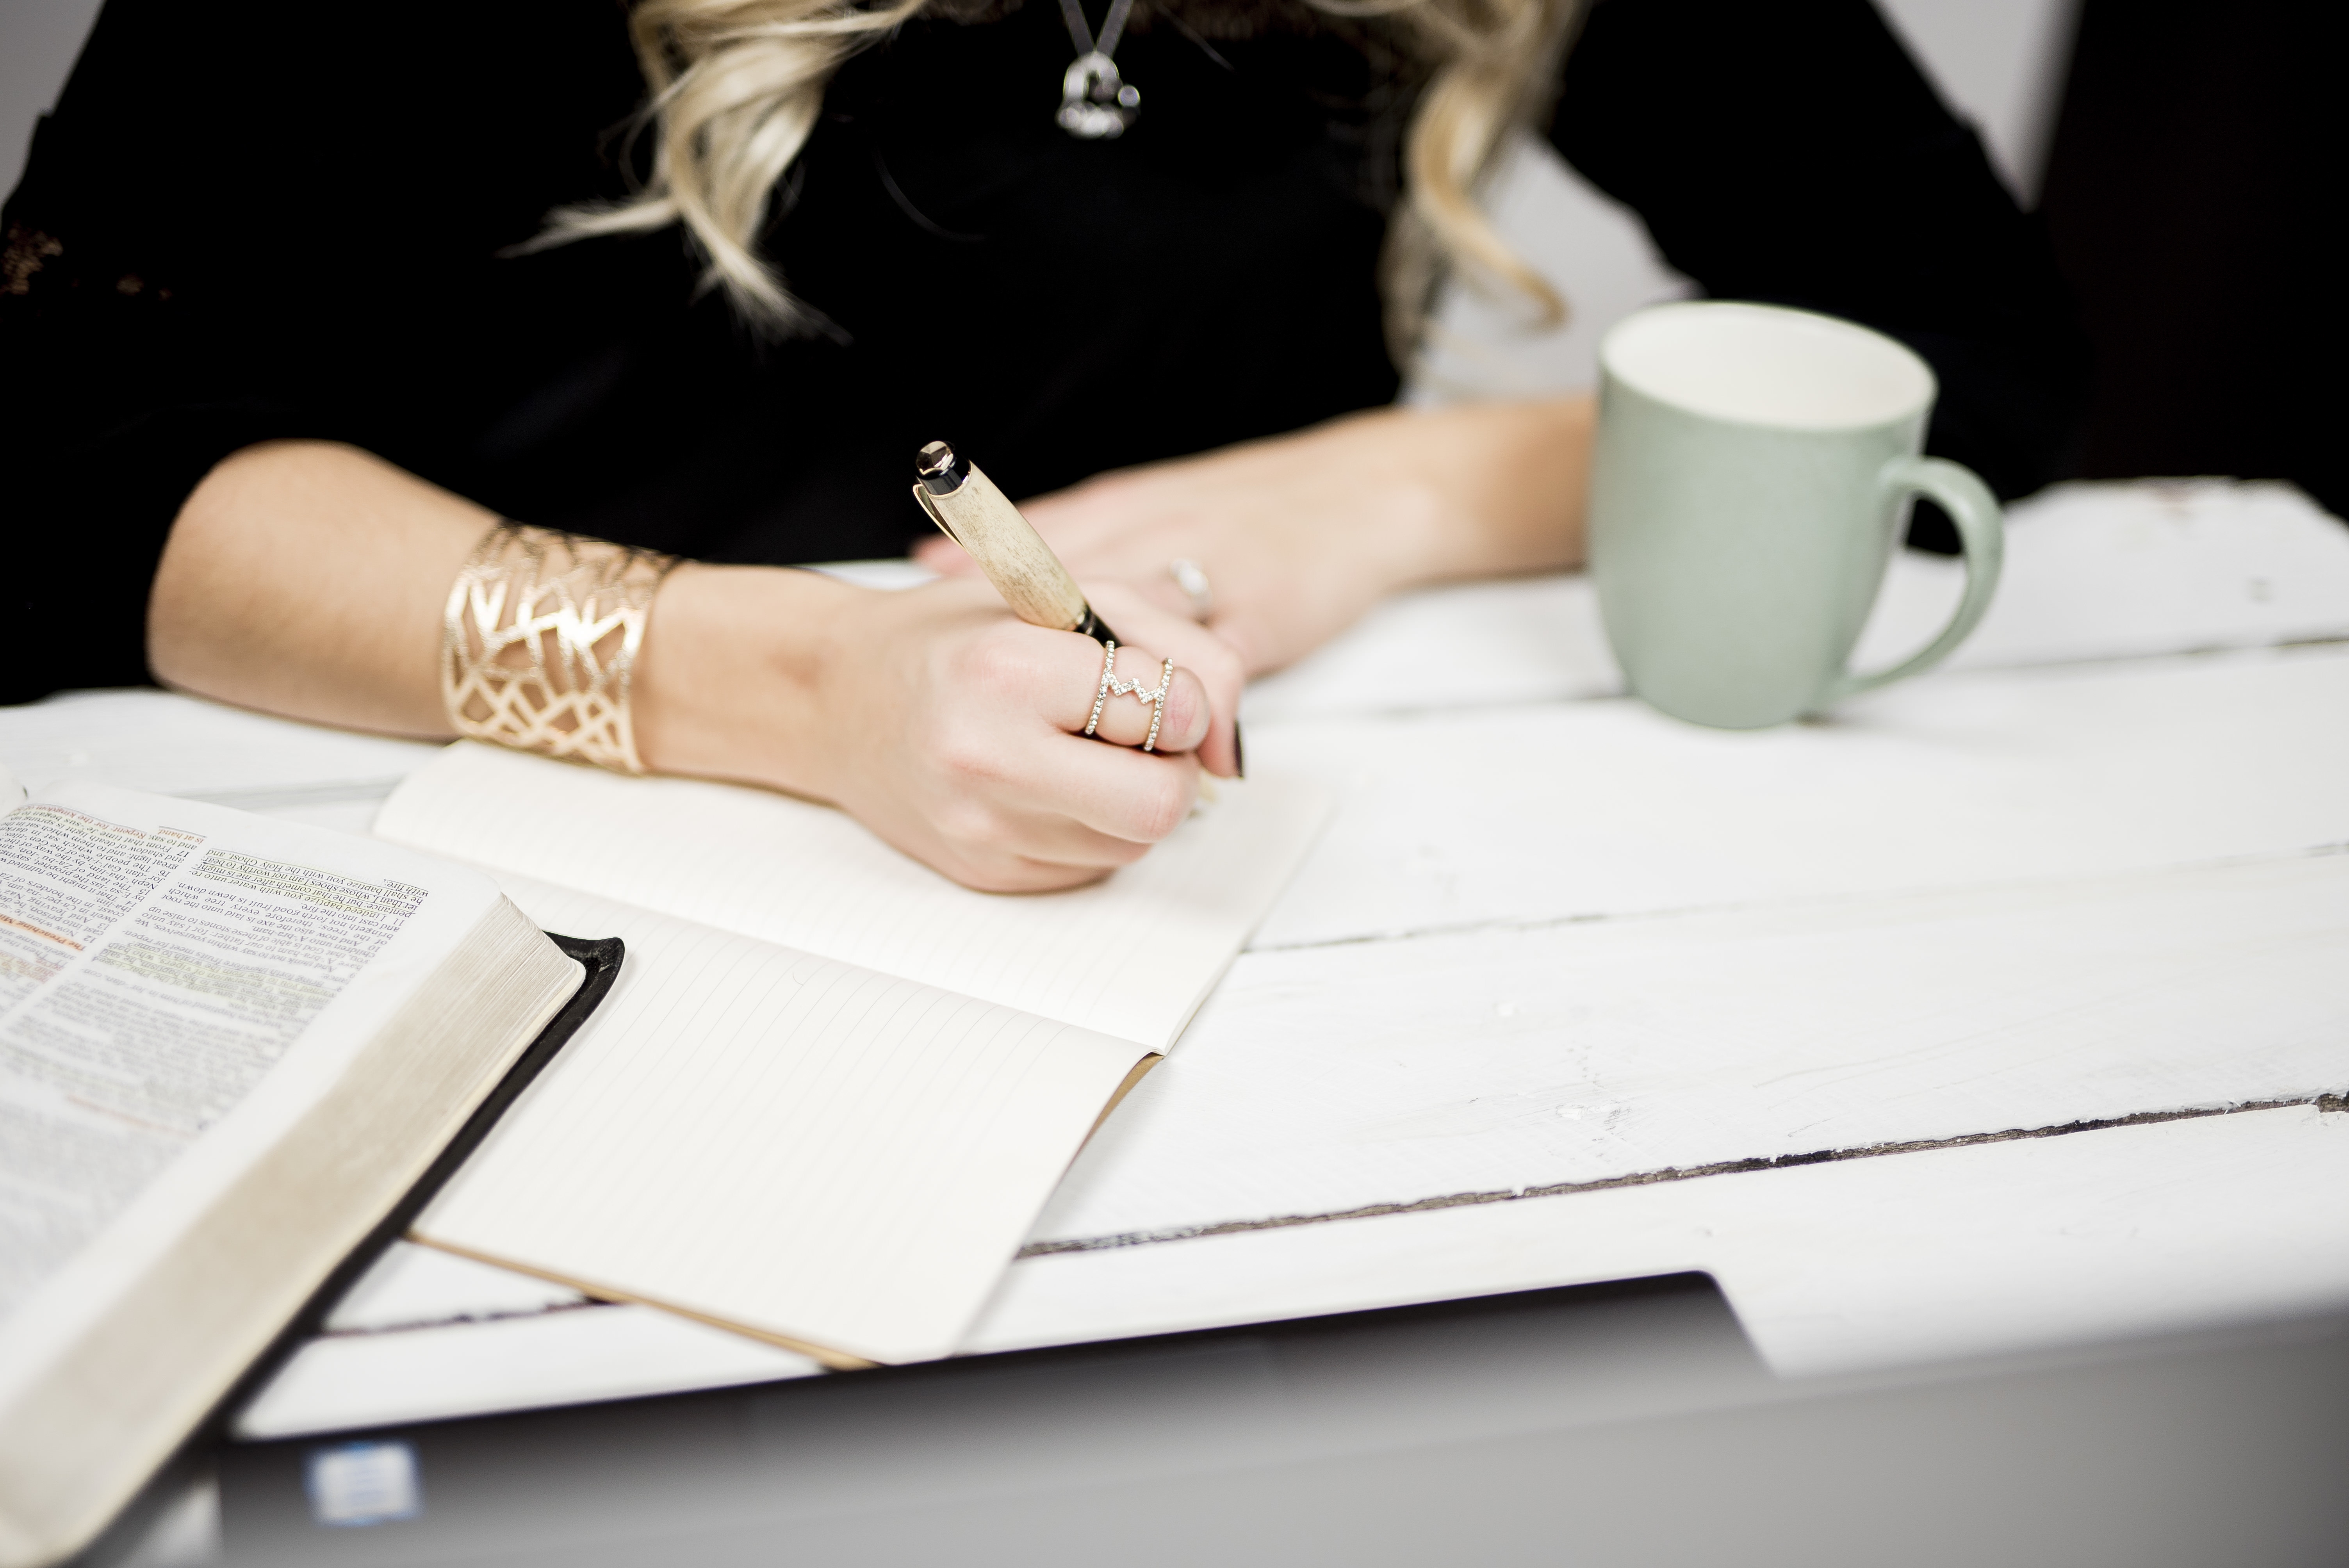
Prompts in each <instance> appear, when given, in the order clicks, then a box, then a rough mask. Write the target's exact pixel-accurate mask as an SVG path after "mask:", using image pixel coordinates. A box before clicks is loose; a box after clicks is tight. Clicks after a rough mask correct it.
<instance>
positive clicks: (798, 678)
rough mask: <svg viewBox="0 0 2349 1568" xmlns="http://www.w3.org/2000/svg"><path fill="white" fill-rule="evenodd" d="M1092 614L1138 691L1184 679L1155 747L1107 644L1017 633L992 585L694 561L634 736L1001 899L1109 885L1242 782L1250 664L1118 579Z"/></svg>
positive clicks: (650, 652) (1019, 626)
mask: <svg viewBox="0 0 2349 1568" xmlns="http://www.w3.org/2000/svg"><path fill="white" fill-rule="evenodd" d="M1092 602H1093V603H1094V605H1095V607H1096V608H1097V609H1099V610H1100V611H1101V613H1102V616H1103V617H1104V618H1105V619H1106V620H1107V621H1108V622H1109V623H1110V624H1112V625H1113V626H1115V627H1116V628H1118V630H1119V631H1121V632H1123V634H1126V635H1128V636H1132V637H1135V638H1137V639H1139V640H1138V642H1137V644H1136V645H1134V646H1133V647H1131V648H1129V647H1125V646H1123V645H1121V646H1120V647H1119V649H1118V661H1117V674H1118V676H1119V677H1120V678H1121V679H1133V678H1139V679H1140V680H1141V683H1142V686H1143V689H1144V690H1149V689H1152V688H1154V687H1155V686H1158V684H1159V678H1160V673H1161V670H1162V668H1163V665H1162V663H1161V661H1162V660H1163V659H1164V658H1167V657H1171V658H1173V659H1174V662H1175V665H1176V666H1177V667H1176V669H1175V672H1174V679H1173V682H1172V684H1171V689H1170V691H1169V693H1168V696H1167V698H1166V703H1165V711H1164V717H1163V718H1162V720H1161V723H1160V727H1159V731H1158V738H1157V742H1156V746H1155V752H1154V754H1145V753H1143V752H1142V751H1141V750H1139V749H1138V748H1139V747H1140V746H1141V745H1142V744H1143V741H1144V739H1145V738H1147V737H1148V734H1149V729H1150V719H1151V707H1150V705H1148V704H1145V703H1142V702H1137V701H1136V700H1134V698H1133V696H1112V697H1110V698H1109V699H1108V700H1107V701H1106V702H1105V703H1104V704H1103V705H1102V715H1101V721H1100V727H1099V730H1098V733H1099V734H1100V736H1101V737H1102V739H1105V740H1107V741H1109V742H1110V743H1111V744H1107V745H1104V744H1102V740H1096V739H1089V738H1085V737H1084V736H1083V735H1082V734H1081V731H1082V730H1083V729H1084V727H1085V722H1086V720H1087V718H1088V717H1090V716H1091V714H1092V707H1093V699H1094V696H1095V695H1096V693H1097V691H1098V689H1099V686H1100V680H1101V672H1102V648H1101V645H1099V644H1097V643H1095V642H1093V641H1092V639H1091V638H1089V637H1082V636H1079V635H1077V634H1075V633H1072V632H1050V631H1045V630H1043V629H1041V628H1040V627H1036V626H1030V625H1028V624H1024V623H1022V622H1020V621H1018V620H1015V619H1014V618H1013V617H1012V616H1011V614H1010V613H1009V611H1007V610H1006V609H1005V608H1004V607H1003V602H1002V601H1001V600H1000V599H999V598H998V597H997V596H996V594H995V592H994V590H993V589H991V588H989V587H988V585H987V584H985V583H973V582H964V581H954V582H947V583H934V584H932V585H930V586H928V587H926V588H917V589H913V590H909V591H907V592H904V593H875V592H872V591H869V590H865V589H859V588H851V587H847V586H845V585H843V584H841V583H833V582H831V581H829V580H827V579H823V578H820V577H815V576H813V575H812V574H809V573H796V572H777V571H774V570H771V569H768V568H761V567H710V566H693V565H688V566H684V567H680V568H679V569H678V571H677V572H676V573H672V574H671V576H670V578H669V580H668V582H667V583H666V584H664V585H663V587H662V589H661V593H660V597H659V598H658V599H657V601H656V602H655V603H654V608H653V614H652V620H651V623H650V625H649V626H648V628H647V637H646V644H645V653H644V655H643V660H642V663H641V665H640V666H639V668H638V671H637V681H638V683H639V684H638V686H637V687H636V692H637V696H636V699H635V700H636V735H637V741H638V745H639V747H640V748H641V750H642V753H643V756H644V758H645V761H646V763H647V765H648V766H650V767H651V768H653V769H656V770H657V771H661V772H674V773H692V774H698V775H702V776H704V777H711V778H721V779H740V780H743V781H746V782H750V783H756V784H765V785H769V786H772V787H777V788H781V789H789V790H792V791H793V792H795V793H798V794H803V795H809V796H812V797H815V798H817V799H825V800H830V801H833V802H834V803H836V804H838V805H839V806H841V807H842V808H843V809H844V810H847V811H849V812H850V813H851V814H853V815H854V816H855V817H856V818H858V819H859V820H862V821H863V822H864V824H865V825H866V826H868V827H870V828H871V829H873V830H874V832H876V833H878V834H880V835H881V837H883V838H885V839H886V840H888V841H890V842H891V843H893V844H895V845H896V846H897V847H898V848H899V849H901V850H904V851H905V852H906V853H908V854H910V855H913V856H914V857H916V859H918V860H921V861H926V862H927V863H929V864H930V865H932V866H935V867H936V868H937V869H938V870H940V871H942V872H946V873H947V875H949V876H951V877H953V878H955V879H956V880H957V881H958V882H964V883H967V884H968V885H969V886H972V887H976V888H981V889H985V890H987V891H989V892H1032V891H1039V890H1042V889H1047V888H1058V887H1069V886H1073V885H1075V884H1077V883H1080V882H1091V881H1092V880H1094V879H1095V878H1097V877H1100V876H1102V874H1104V873H1105V872H1109V871H1111V870H1112V869H1114V868H1116V867H1118V866H1122V865H1126V864H1128V863H1130V862H1132V861H1135V860H1138V859H1140V858H1141V857H1142V855H1143V853H1144V852H1145V851H1148V849H1149V848H1150V846H1151V845H1152V844H1154V843H1155V842H1157V841H1159V840H1160V839H1163V838H1164V837H1165V836H1166V835H1167V834H1168V833H1170V832H1172V831H1173V830H1174V829H1175V828H1176V827H1177V826H1178V825H1179V824H1180V823H1181V822H1182V820H1183V819H1184V818H1185V816H1187V815H1188V814H1189V812H1190V810H1191V802H1192V800H1193V799H1194V797H1195V795H1196V793H1197V790H1198V779H1199V773H1200V771H1201V769H1202V768H1204V769H1206V770H1207V771H1209V772H1213V773H1218V774H1223V775H1226V776H1228V775H1230V774H1232V773H1234V772H1236V771H1237V756H1236V750H1235V742H1234V735H1233V728H1232V716H1233V713H1234V712H1235V710H1236V709H1237V706H1238V701H1239V687H1240V681H1241V670H1240V664H1239V659H1238V657H1237V655H1235V654H1234V653H1233V652H1232V651H1231V650H1230V649H1229V648H1228V647H1226V646H1225V645H1223V644H1222V643H1221V642H1220V641H1219V640H1218V639H1217V638H1216V636H1215V635H1214V634H1211V633H1209V632H1206V631H1205V630H1203V629H1202V628H1200V627H1199V626H1197V625H1195V624H1192V623H1191V622H1189V621H1187V620H1185V618H1183V617H1181V616H1179V615H1174V614H1168V613H1167V612H1164V611H1162V610H1159V609H1157V608H1155V607H1154V606H1152V605H1150V604H1147V603H1143V601H1142V600H1141V599H1139V598H1138V597H1136V596H1134V595H1133V594H1131V593H1126V592H1125V591H1123V590H1122V589H1120V588H1118V587H1117V586H1115V585H1113V584H1105V585H1102V587H1101V589H1100V590H1099V592H1098V593H1095V594H1094V595H1093V598H1092Z"/></svg>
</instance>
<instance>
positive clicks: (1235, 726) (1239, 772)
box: [1232, 718, 1247, 779]
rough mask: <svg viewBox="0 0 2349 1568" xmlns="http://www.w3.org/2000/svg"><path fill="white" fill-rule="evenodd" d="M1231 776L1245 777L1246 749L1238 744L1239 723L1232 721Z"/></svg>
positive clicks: (1235, 720) (1236, 720)
mask: <svg viewBox="0 0 2349 1568" xmlns="http://www.w3.org/2000/svg"><path fill="white" fill-rule="evenodd" d="M1232 776H1233V777H1234V778H1237V779H1245V778H1247V747H1245V746H1243V745H1241V744H1240V721H1239V720H1238V719H1237V718H1236V719H1234V720H1232Z"/></svg>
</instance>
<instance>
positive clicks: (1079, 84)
mask: <svg viewBox="0 0 2349 1568" xmlns="http://www.w3.org/2000/svg"><path fill="white" fill-rule="evenodd" d="M1141 113H1142V94H1141V92H1140V91H1139V90H1138V89H1136V88H1130V87H1128V86H1126V85H1125V78H1124V77H1121V76H1119V75H1118V74H1117V66H1116V64H1115V62H1113V61H1112V60H1111V59H1110V57H1108V56H1107V55H1104V54H1102V52H1101V51H1100V50H1099V49H1094V50H1092V51H1090V52H1089V53H1086V54H1082V55H1079V56H1078V57H1077V58H1076V60H1075V61H1074V62H1073V63H1072V64H1071V66H1070V67H1069V69H1068V73H1067V74H1066V75H1065V76H1063V77H1061V112H1060V114H1059V115H1058V116H1057V117H1056V118H1057V119H1059V120H1060V122H1061V129H1062V130H1065V131H1067V132H1068V133H1069V134H1070V135H1071V136H1074V137H1080V138H1081V139H1084V140H1086V141H1102V140H1105V139H1108V138H1110V137H1113V136H1123V135H1124V134H1125V128H1126V127H1127V126H1130V125H1132V124H1133V122H1134V120H1135V119H1137V118H1138V117H1139V116H1140V115H1141Z"/></svg>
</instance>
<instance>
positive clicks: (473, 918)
mask: <svg viewBox="0 0 2349 1568" xmlns="http://www.w3.org/2000/svg"><path fill="white" fill-rule="evenodd" d="M497 897H498V895H497V892H496V890H495V889H494V888H493V887H492V885H491V884H490V883H489V882H488V881H487V880H486V879H484V878H482V877H481V876H479V875H478V874H476V873H474V872H470V871H467V870H465V869H463V868H461V867H456V866H448V865H435V864H433V863H432V862H429V861H425V860H423V859H422V858H421V857H419V856H417V855H414V854H411V853H409V852H406V851H400V850H398V849H394V848H392V847H390V846H387V845H381V844H371V843H368V842H367V841H365V840H361V839H351V838H347V837H346V836H344V835H340V834H326V833H322V832H320V831H318V830H316V829H306V828H300V827H296V826H293V825H291V824H286V823H280V822H274V821H271V820H267V819H264V818H255V817H249V816H246V815H244V814H243V813H242V812H236V811H230V810H222V809H221V808H219V807H215V806H204V805H199V804H196V803H194V802H191V801H181V800H171V799H161V798H159V797H154V796H147V795H139V794H133V793H131V792H129V791H127V790H121V789H112V788H110V787H108V786H104V785H95V784H68V785H61V786H58V787H57V788H56V789H52V790H48V791H45V792H44V793H43V795H42V797H41V799H38V800H36V801H33V802H31V803H29V804H27V805H26V806H23V807H20V808H18V809H17V810H16V811H14V812H11V813H9V814H8V815H7V816H6V817H5V818H0V1264H5V1266H0V1320H5V1321H7V1323H8V1326H9V1328H10V1330H11V1332H10V1333H9V1334H8V1335H7V1336H6V1339H5V1342H0V1343H5V1351H0V1384H5V1381H6V1369H7V1368H8V1367H13V1366H15V1365H16V1357H14V1355H13V1352H14V1351H15V1350H16V1349H19V1348H21V1347H22V1342H25V1341H26V1340H27V1339H28V1336H29V1337H41V1335H39V1334H36V1332H35V1330H34V1326H32V1325H30V1324H28V1323H22V1322H17V1321H16V1313H17V1311H18V1310H19V1309H22V1308H24V1307H26V1306H27V1305H29V1304H30V1303H32V1302H33V1301H34V1299H35V1298H36V1297H37V1296H39V1295H42V1294H43V1291H44V1287H45V1286H47V1285H48V1284H50V1282H51V1281H52V1280H54V1279H57V1278H58V1277H59V1276H61V1275H64V1274H67V1273H68V1272H70V1274H72V1276H73V1280H72V1281H70V1282H67V1284H72V1283H74V1282H78V1284H76V1287H75V1288H72V1289H67V1291H66V1295H65V1296H64V1297H61V1298H60V1300H59V1301H57V1302H52V1303H49V1304H48V1305H47V1307H45V1309H44V1311H43V1314H42V1322H43V1325H44V1326H46V1327H47V1328H51V1329H56V1330H57V1331H58V1332H65V1331H66V1330H67V1329H69V1328H70V1326H71V1325H72V1323H73V1322H74V1321H76V1320H78V1318H80V1317H82V1316H86V1315H87V1314H88V1310H89V1302H90V1301H91V1300H94V1299H96V1295H103V1294H105V1293H106V1292H107V1291H110V1290H112V1289H114V1288H117V1287H119V1285H121V1284H123V1283H124V1281H125V1280H126V1279H127V1278H128V1277H129V1273H130V1272H135V1270H134V1260H136V1259H139V1258H143V1257H145V1256H147V1255H148V1254H150V1253H151V1252H152V1251H153V1249H154V1248H155V1247H157V1246H160V1245H162V1244H164V1243H166V1242H167V1241H168V1240H169V1239H170V1238H171V1236H172V1235H174V1234H176V1233H178V1231H179V1230H180V1229H181V1228H182V1227H183V1226H184V1225H185V1224H186V1223H188V1222H190V1220H191V1218H192V1217H193V1215H194V1214H195V1213H196V1212H198V1211H199V1210H200V1209H201V1207H202V1203H203V1202H206V1201H208V1199H209V1197H210V1196H211V1195H212V1194H213V1193H215V1192H217V1191H220V1190H222V1189H223V1188H224V1187H225V1185H226V1183H227V1182H229V1181H232V1180H233V1177H234V1173H235V1172H236V1171H238V1170H240V1169H241V1168H242V1166H243V1163H244V1162H245V1161H249V1160H250V1159H251V1158H254V1157H255V1156H256V1155H257V1152H258V1151H259V1150H261V1149H263V1148H264V1147H265V1146H266V1145H267V1143H268V1142H269V1141H270V1140H273V1139H274V1138H275V1137H277V1136H280V1135H281V1134H282V1133H283V1132H284V1130H285V1129H286V1128H288V1127H290V1126H291V1125H292V1124H293V1122H294V1120H295V1119H297V1118H298V1117H299V1115H300V1114H301V1113H302V1111H303V1110H304V1109H305V1108H306V1107H307V1106H308V1105H309V1104H310V1103H312V1102H313V1101H315V1100H316V1099H317V1098H318V1097H319V1096H320V1095H321V1094H323V1093H324V1092H325V1091H326V1088H327V1087H328V1086H330V1085H331V1083H332V1082H333V1080H334V1078H335V1075H336V1073H337V1072H338V1071H339V1070H340V1069H341V1068H342V1067H343V1066H344V1065H345V1064H346V1063H347V1061H348V1059H349V1058H350V1057H352V1056H353V1055H355V1054H356V1052H357V1050H358V1049H359V1048H360V1047H362V1046H364V1045H365V1044H366V1042H367V1038H368V1037H369V1036H370V1035H371V1034H372V1032H373V1030H374V1029H375V1028H376V1027H377V1026H378V1025H379V1024H380V1022H381V1021H382V1018H383V1017H384V1016H386V1015H387V1014H388V1011H389V1010H390V1008H391V1007H392V1006H394V1005H396V1003H397V1001H398V999H399V998H400V997H402V996H403V995H405V994H406V993H407V992H409V990H411V989H412V988H413V987H414V986H415V985H418V984H419V982H420V981H421V980H422V979H423V978H424V976H425V975H428V974H429V973H430V972H431V971H432V968H433V966H434V965H435V964H436V963H438V961H439V960H440V957H441V956H442V955H443V954H445V953H446V952H447V951H448V950H449V949H450V947H452V946H454V945H455V944H457V943H458V942H459V941H460V940H461V939H462V938H463V937H464V936H465V935H466V934H468V933H469V932H471V930H472V929H473V928H474V926H475V925H476V924H477V923H479V921H480V920H481V917H482V916H483V914H484V913H486V912H487V911H488V909H489V908H490V907H491V906H492V904H494V903H496V902H497ZM297 1047H299V1048H298V1049H297ZM167 1169H168V1170H170V1171H171V1181H168V1182H163V1181H159V1178H160V1176H161V1175H162V1173H163V1172H164V1171H166V1170H167ZM101 1237H104V1238H105V1244H104V1245H99V1244H98V1243H99V1241H100V1238H101ZM68 1265H78V1266H73V1267H71V1268H70V1270H69V1267H68ZM59 1288H61V1289H64V1288H65V1284H60V1287H59ZM92 1293H96V1295H93V1294H92Z"/></svg>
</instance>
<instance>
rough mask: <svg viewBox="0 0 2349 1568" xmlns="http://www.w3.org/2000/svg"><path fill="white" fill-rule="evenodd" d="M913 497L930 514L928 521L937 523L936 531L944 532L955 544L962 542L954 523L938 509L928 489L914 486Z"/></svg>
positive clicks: (966, 546) (966, 547)
mask: <svg viewBox="0 0 2349 1568" xmlns="http://www.w3.org/2000/svg"><path fill="white" fill-rule="evenodd" d="M914 499H915V500H917V501H920V502H921V503H922V510H923V511H926V512H928V513H929V514H930V521H932V522H935V523H936V524H937V525H938V531H939V532H940V533H943V534H945V535H946V536H947V538H948V539H951V540H953V541H954V542H956V543H957V544H961V543H962V535H960V534H958V533H957V532H956V531H954V524H953V523H950V522H948V521H947V514H946V513H945V512H943V511H939V510H938V503H937V502H936V500H933V499H931V496H930V492H929V491H928V490H925V489H923V488H922V487H921V486H920V485H916V486H915V487H914ZM964 548H965V549H968V548H969V546H968V545H964Z"/></svg>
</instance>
